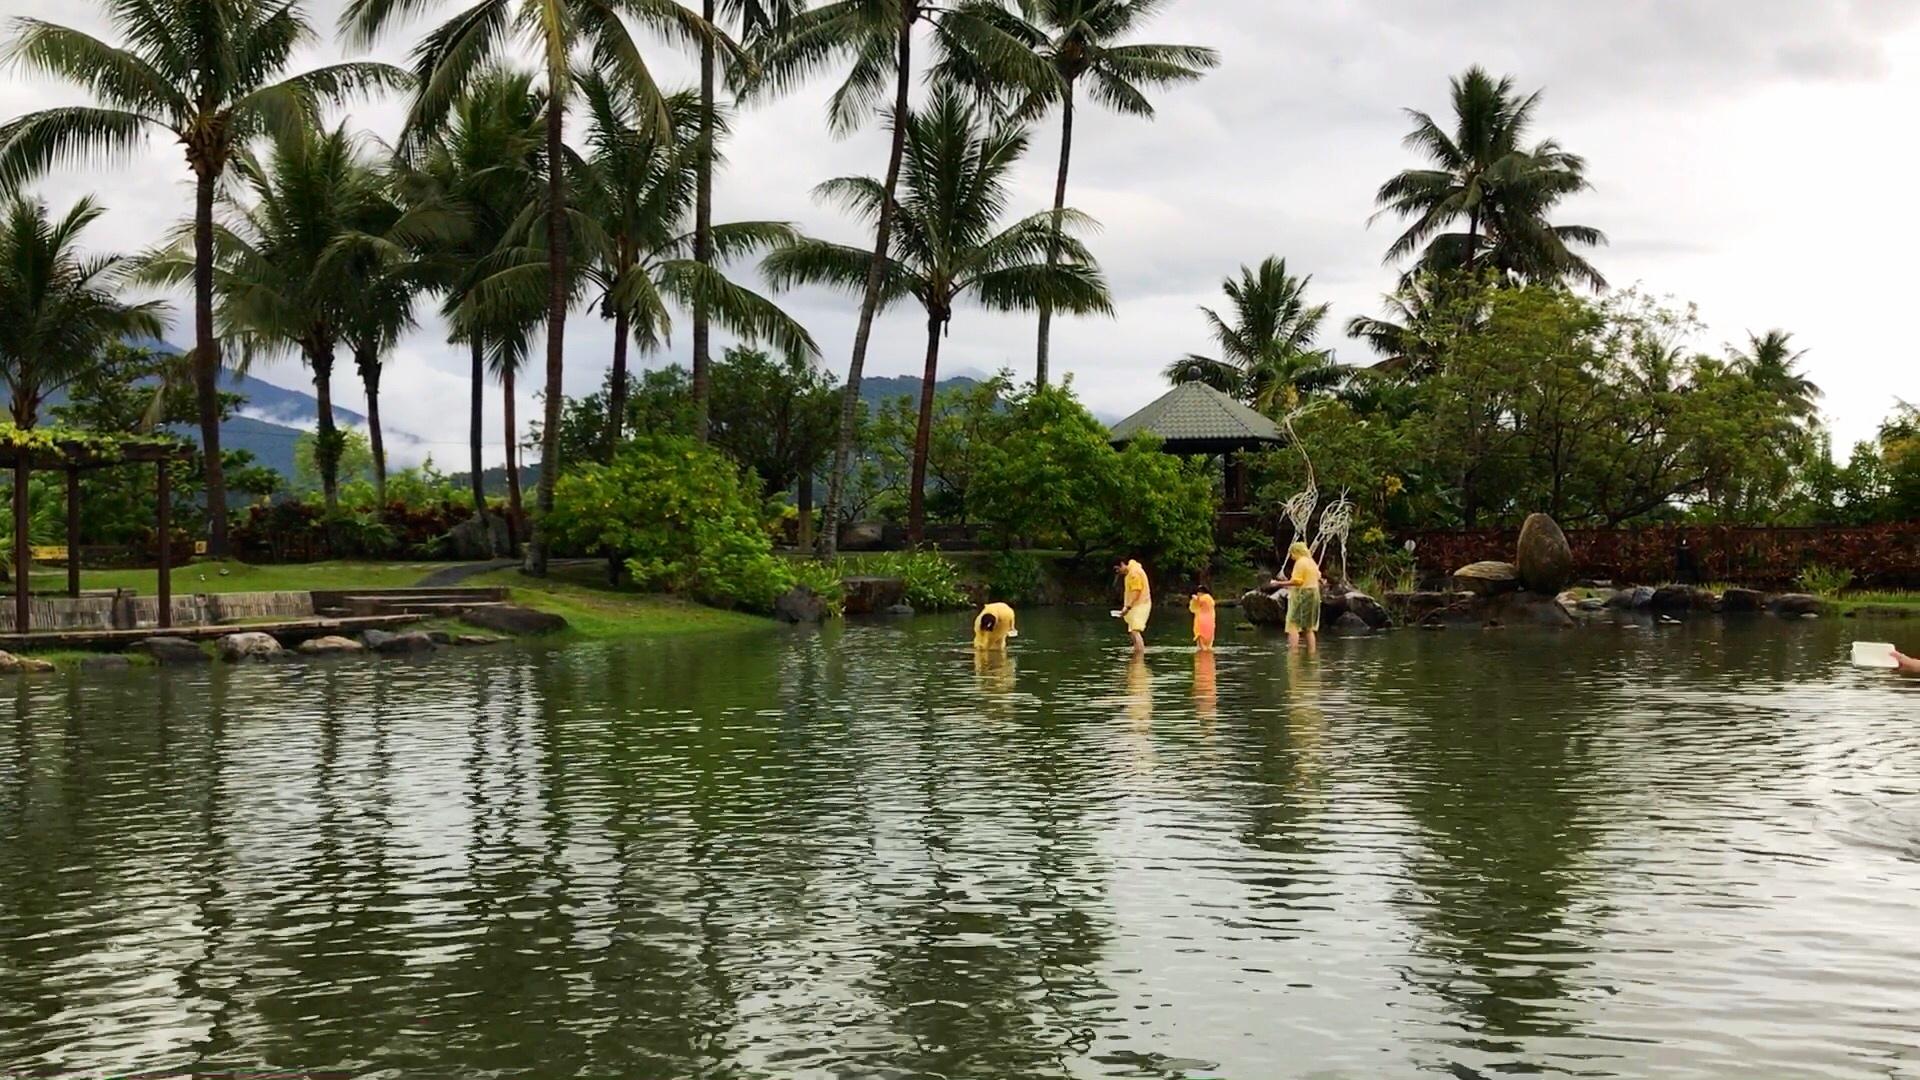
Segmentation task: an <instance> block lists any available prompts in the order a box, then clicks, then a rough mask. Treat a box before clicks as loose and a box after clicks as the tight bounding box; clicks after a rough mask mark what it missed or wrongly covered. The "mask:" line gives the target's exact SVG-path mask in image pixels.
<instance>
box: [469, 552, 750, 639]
mask: <svg viewBox="0 0 1920 1080" xmlns="http://www.w3.org/2000/svg"><path fill="white" fill-rule="evenodd" d="M605 582H606V578H605V573H604V571H603V570H602V569H601V568H600V567H599V566H584V567H571V566H570V567H556V568H555V569H554V571H553V574H552V576H550V577H548V578H546V579H545V580H542V579H539V578H530V577H527V576H525V575H523V574H521V573H520V572H519V571H518V570H496V571H493V572H492V573H488V574H482V575H480V576H479V577H476V578H474V579H472V580H471V581H470V582H468V584H470V585H502V586H505V587H507V588H508V589H511V590H512V598H513V602H514V603H516V604H521V605H524V606H526V607H530V608H535V609H538V610H540V611H550V612H552V613H554V614H555V615H559V616H561V617H562V618H564V619H566V620H567V623H568V625H569V626H570V627H571V629H570V630H569V631H568V634H569V635H570V636H575V637H581V638H629V637H669V636H677V635H681V634H703V633H715V632H723V631H742V630H765V629H769V628H771V627H773V626H774V625H775V624H774V622H773V620H771V619H766V618H761V617H760V616H757V615H746V614H742V613H740V612H738V611H722V610H720V609H719V608H710V607H707V606H705V605H702V604H696V603H694V602H693V601H691V600H682V599H680V598H679V597H675V596H661V595H659V594H657V593H643V592H638V591H636V590H632V589H614V588H609V587H607V585H606V584H605Z"/></svg>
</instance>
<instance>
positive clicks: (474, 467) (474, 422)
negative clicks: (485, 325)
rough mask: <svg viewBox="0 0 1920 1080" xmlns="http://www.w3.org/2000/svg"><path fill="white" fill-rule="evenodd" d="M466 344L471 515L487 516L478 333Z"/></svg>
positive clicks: (483, 372) (483, 368) (482, 360)
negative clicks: (468, 352) (469, 366)
mask: <svg viewBox="0 0 1920 1080" xmlns="http://www.w3.org/2000/svg"><path fill="white" fill-rule="evenodd" d="M467 347H468V348H469V349H471V350H472V353H473V357H472V359H473V372H472V374H471V376H470V379H471V382H472V386H473V393H472V395H471V397H472V401H471V402H470V403H469V406H468V413H467V455H468V465H467V468H468V470H469V472H470V473H471V477H472V487H473V516H474V517H476V518H484V517H486V516H487V486H486V480H485V478H484V477H483V476H482V475H481V473H482V472H484V471H485V466H484V465H483V464H482V462H481V457H480V434H481V432H480V429H481V425H482V418H481V413H482V409H483V408H484V407H485V405H486V401H487V353H486V346H485V344H484V343H483V342H482V341H481V340H480V335H479V334H475V335H473V336H472V337H471V338H468V339H467Z"/></svg>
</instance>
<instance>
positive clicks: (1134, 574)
mask: <svg viewBox="0 0 1920 1080" xmlns="http://www.w3.org/2000/svg"><path fill="white" fill-rule="evenodd" d="M1120 612H1121V615H1120V617H1121V618H1123V619H1125V620H1126V623H1127V629H1128V630H1131V631H1133V632H1134V633H1136V634H1138V633H1143V632H1145V630H1146V629H1147V617H1148V616H1150V615H1152V614H1153V590H1152V589H1151V588H1149V587H1148V585H1147V571H1146V568H1145V567H1143V566H1141V565H1140V562H1139V560H1137V559H1128V560H1127V586H1126V599H1124V600H1122V601H1120Z"/></svg>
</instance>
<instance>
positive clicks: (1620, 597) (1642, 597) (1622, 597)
mask: <svg viewBox="0 0 1920 1080" xmlns="http://www.w3.org/2000/svg"><path fill="white" fill-rule="evenodd" d="M1653 593H1654V590H1653V589H1652V588H1651V587H1649V586H1646V585H1640V586H1637V587H1635V588H1631V589H1620V590H1618V591H1616V592H1614V593H1613V594H1612V595H1611V596H1608V597H1607V599H1606V605H1607V606H1608V607H1610V608H1612V609H1614V610H1615V611H1645V610H1646V609H1647V608H1649V607H1651V606H1653Z"/></svg>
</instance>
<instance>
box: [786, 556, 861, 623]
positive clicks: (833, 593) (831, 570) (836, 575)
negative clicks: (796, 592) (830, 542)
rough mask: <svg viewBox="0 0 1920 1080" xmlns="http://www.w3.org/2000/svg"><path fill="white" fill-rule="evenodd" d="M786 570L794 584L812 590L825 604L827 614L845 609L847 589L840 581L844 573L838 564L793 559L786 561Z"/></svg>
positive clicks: (837, 613) (836, 613)
mask: <svg viewBox="0 0 1920 1080" xmlns="http://www.w3.org/2000/svg"><path fill="white" fill-rule="evenodd" d="M787 572H788V574H789V575H791V576H792V579H793V583H794V584H796V585H805V586H806V587H807V588H809V589H812V590H813V593H814V595H815V596H818V597H819V598H820V600H821V602H822V603H823V604H825V605H826V608H827V614H828V615H835V616H837V615H841V614H843V613H844V612H845V611H846V607H847V590H846V586H845V585H843V584H842V583H841V581H842V579H843V578H844V577H845V576H846V575H845V574H844V573H842V571H841V568H840V567H839V566H837V565H835V564H833V563H825V562H821V561H820V560H818V559H793V560H790V561H789V562H788V563H787Z"/></svg>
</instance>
